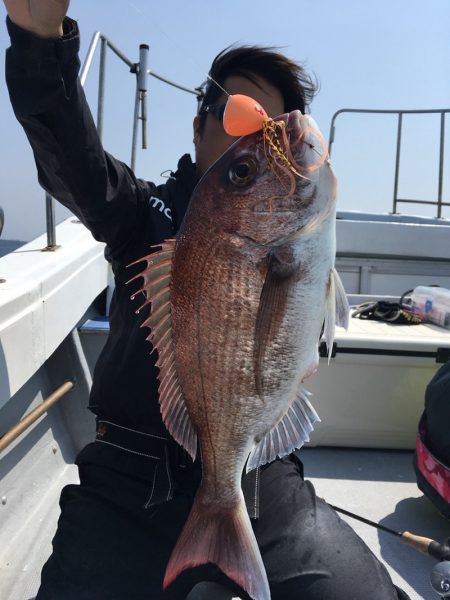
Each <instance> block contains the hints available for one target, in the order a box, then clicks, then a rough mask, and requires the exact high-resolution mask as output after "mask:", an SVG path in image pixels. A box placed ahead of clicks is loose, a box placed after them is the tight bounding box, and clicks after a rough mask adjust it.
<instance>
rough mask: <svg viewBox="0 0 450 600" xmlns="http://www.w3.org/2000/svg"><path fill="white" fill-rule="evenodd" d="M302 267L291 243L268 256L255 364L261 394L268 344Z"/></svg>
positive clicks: (274, 335)
mask: <svg viewBox="0 0 450 600" xmlns="http://www.w3.org/2000/svg"><path fill="white" fill-rule="evenodd" d="M299 268H300V263H299V261H298V259H297V258H296V257H295V256H294V251H293V248H292V247H291V246H278V247H276V248H274V249H272V250H271V251H270V252H269V254H268V255H267V271H266V276H265V279H264V284H263V287H262V290H261V295H260V298H259V306H258V312H257V315H256V322H255V339H254V354H253V364H254V372H255V384H256V390H257V392H258V394H259V395H260V396H261V397H263V373H264V358H265V356H266V351H267V346H268V344H269V342H270V341H271V340H273V339H274V338H275V337H276V335H277V333H278V330H279V328H280V325H281V323H282V319H283V315H284V312H285V307H286V303H287V300H288V296H289V289H290V287H291V286H292V284H293V283H295V281H296V280H297V272H298V270H299Z"/></svg>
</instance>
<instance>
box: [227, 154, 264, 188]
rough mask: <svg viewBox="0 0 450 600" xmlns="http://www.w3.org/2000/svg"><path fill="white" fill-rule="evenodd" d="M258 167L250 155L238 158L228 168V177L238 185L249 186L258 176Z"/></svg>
mask: <svg viewBox="0 0 450 600" xmlns="http://www.w3.org/2000/svg"><path fill="white" fill-rule="evenodd" d="M257 171H258V167H257V165H256V162H255V161H254V160H253V158H251V157H249V156H245V157H240V158H238V159H236V160H235V161H234V162H233V163H232V164H231V165H230V167H229V169H228V179H229V180H230V182H231V183H232V184H233V185H235V186H237V187H247V186H248V185H250V184H251V183H252V181H253V180H254V179H255V177H256V173H257Z"/></svg>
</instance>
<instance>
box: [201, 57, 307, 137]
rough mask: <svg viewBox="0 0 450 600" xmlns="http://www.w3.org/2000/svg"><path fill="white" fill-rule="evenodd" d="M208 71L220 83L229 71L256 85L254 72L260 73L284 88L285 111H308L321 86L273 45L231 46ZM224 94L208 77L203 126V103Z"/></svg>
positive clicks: (211, 101) (274, 84) (266, 79)
mask: <svg viewBox="0 0 450 600" xmlns="http://www.w3.org/2000/svg"><path fill="white" fill-rule="evenodd" d="M209 75H210V77H212V79H214V80H215V81H217V83H219V84H220V85H221V86H224V82H225V80H226V79H227V77H230V75H241V76H243V77H246V78H247V79H249V80H250V81H252V82H253V83H255V84H256V85H258V83H257V81H255V75H256V76H257V77H261V78H263V79H264V80H265V81H267V82H268V83H270V84H271V85H273V86H274V87H276V88H277V89H278V90H279V91H280V92H281V95H282V96H283V99H284V110H285V112H290V111H292V110H296V109H299V110H300V111H301V112H302V113H305V112H306V109H307V107H308V105H309V104H310V103H311V100H312V99H313V97H314V95H315V93H316V91H317V89H318V85H317V82H316V81H314V80H313V79H312V78H311V77H310V76H309V75H308V74H307V73H306V71H305V69H304V68H303V67H302V66H301V65H299V64H298V63H296V62H294V61H293V60H291V59H290V58H287V57H286V56H284V55H283V54H281V53H280V52H278V51H277V50H276V48H273V47H262V46H229V47H228V48H225V50H222V52H220V53H219V54H218V55H217V56H216V58H215V59H214V60H213V63H212V65H211V69H210V71H209ZM221 94H222V91H221V90H220V88H219V87H218V86H217V85H216V84H215V83H214V82H213V81H211V79H208V80H207V82H206V84H205V88H204V95H203V97H202V98H201V104H200V110H199V114H200V118H201V121H200V129H201V128H202V127H203V125H204V122H205V120H206V116H207V113H206V112H205V111H202V107H203V106H207V105H208V104H214V103H215V102H216V101H217V99H218V98H219V97H220V96H221Z"/></svg>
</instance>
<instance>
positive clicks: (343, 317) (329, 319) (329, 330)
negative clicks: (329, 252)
mask: <svg viewBox="0 0 450 600" xmlns="http://www.w3.org/2000/svg"><path fill="white" fill-rule="evenodd" d="M349 310H350V308H349V305H348V300H347V296H346V294H345V290H344V286H343V285H342V281H341V278H340V277H339V274H338V272H337V271H336V269H332V270H331V271H330V277H329V280H328V289H327V297H326V303H325V323H324V337H325V342H326V344H327V348H328V362H329V361H330V358H331V353H332V350H333V340H334V330H335V327H336V325H339V326H340V327H344V328H345V329H348V315H349Z"/></svg>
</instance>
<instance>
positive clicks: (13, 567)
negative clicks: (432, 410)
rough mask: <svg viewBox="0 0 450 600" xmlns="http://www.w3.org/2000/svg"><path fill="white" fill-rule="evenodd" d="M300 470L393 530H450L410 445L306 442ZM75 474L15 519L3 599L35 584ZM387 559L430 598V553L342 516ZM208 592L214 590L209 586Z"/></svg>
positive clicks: (23, 599) (342, 502)
mask: <svg viewBox="0 0 450 600" xmlns="http://www.w3.org/2000/svg"><path fill="white" fill-rule="evenodd" d="M301 456H302V460H303V462H304V465H305V476H306V477H307V478H308V479H310V480H311V481H312V482H313V483H314V486H315V488H316V491H317V494H318V495H319V496H321V497H322V498H324V499H326V500H327V501H328V502H329V503H330V504H334V505H336V506H340V507H342V508H345V509H347V510H350V511H352V512H355V513H357V514H359V515H361V516H364V517H366V518H369V519H371V520H374V521H376V522H380V523H381V524H384V525H386V526H388V527H391V528H393V529H395V530H399V531H404V530H408V531H411V532H413V533H416V534H419V535H424V536H426V537H430V538H433V539H435V540H437V541H438V542H444V540H445V539H446V538H447V537H449V536H450V522H449V521H447V520H446V519H444V517H442V516H441V515H440V514H439V513H438V512H437V510H436V509H435V508H434V507H433V505H432V504H431V503H430V502H429V501H428V500H427V498H425V497H424V496H423V494H422V493H421V492H420V490H419V489H418V488H417V486H416V483H415V476H414V472H413V468H412V462H411V460H412V452H410V451H402V450H395V451H383V450H361V449H344V448H307V449H304V450H303V451H302V453H301ZM74 481H76V470H75V467H73V466H72V465H68V466H67V468H66V469H63V470H62V471H61V474H60V478H59V479H58V480H57V481H54V482H53V485H52V486H50V487H49V488H48V489H47V492H46V494H45V495H43V496H42V497H41V499H40V502H39V503H37V504H36V505H35V510H34V511H30V513H29V515H28V519H27V520H26V521H24V522H22V523H21V525H20V527H18V529H17V531H16V532H15V535H14V539H12V540H10V543H9V544H8V548H7V550H8V551H7V553H6V554H5V552H4V549H5V548H3V552H0V578H1V580H2V586H1V587H2V589H3V593H5V592H6V593H7V595H2V600H28V599H30V598H33V597H34V596H35V594H36V591H37V588H38V586H39V573H40V570H41V567H42V565H43V563H44V562H45V560H46V559H47V557H48V555H49V553H50V551H51V539H52V536H53V533H54V530H55V528H56V523H57V519H58V515H59V506H58V498H59V492H60V489H61V488H62V487H63V486H64V485H66V484H67V483H69V482H74ZM343 518H344V519H345V520H346V521H347V522H348V523H349V524H350V525H351V527H353V528H354V529H355V531H356V532H357V533H358V535H360V537H362V538H363V539H364V541H365V542H366V543H367V544H368V545H369V547H370V548H371V549H372V551H373V552H374V553H375V555H376V556H377V557H378V558H379V559H380V560H381V561H382V562H383V563H384V564H385V565H386V567H387V569H388V571H389V573H390V574H391V577H392V579H393V581H394V583H395V584H396V585H398V586H400V587H401V588H402V589H404V590H405V591H406V592H407V593H408V594H409V595H410V597H411V600H436V598H437V595H436V594H435V592H434V591H433V590H432V588H431V585H430V573H431V570H432V568H433V566H434V565H435V564H436V560H435V559H433V558H431V557H429V556H426V555H422V554H420V553H419V552H417V551H416V550H414V549H413V548H410V547H409V546H406V545H405V544H403V542H402V541H401V540H400V539H398V538H396V537H394V536H392V535H390V534H388V533H385V532H383V531H379V530H377V529H374V528H372V527H370V526H368V525H365V524H363V523H360V522H358V521H355V520H354V519H351V518H349V517H345V516H344V517H343ZM213 592H214V595H213V596H212V593H213ZM212 597H214V598H215V599H216V600H221V599H223V600H226V599H228V600H230V598H231V596H230V594H228V593H227V592H226V591H225V590H223V589H222V588H220V589H219V588H218V587H217V588H216V587H215V586H213V588H211V586H209V587H207V586H206V585H203V584H200V585H199V586H197V588H196V590H195V591H193V592H191V594H190V595H189V600H200V599H202V600H204V599H206V598H208V599H209V600H210V599H211V598H212Z"/></svg>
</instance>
